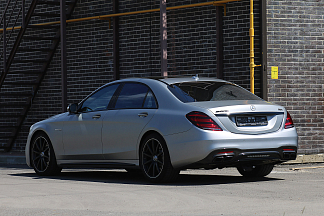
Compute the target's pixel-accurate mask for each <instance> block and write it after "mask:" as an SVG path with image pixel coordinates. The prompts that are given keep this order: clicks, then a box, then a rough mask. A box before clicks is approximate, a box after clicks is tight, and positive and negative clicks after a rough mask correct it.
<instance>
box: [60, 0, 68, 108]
mask: <svg viewBox="0 0 324 216" xmlns="http://www.w3.org/2000/svg"><path fill="white" fill-rule="evenodd" d="M65 7H66V5H65V0H60V21H61V82H62V111H63V112H66V108H67V66H66V11H65Z"/></svg>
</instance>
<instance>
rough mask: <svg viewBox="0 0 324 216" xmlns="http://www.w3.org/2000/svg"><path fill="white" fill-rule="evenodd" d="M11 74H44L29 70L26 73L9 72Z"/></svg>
mask: <svg viewBox="0 0 324 216" xmlns="http://www.w3.org/2000/svg"><path fill="white" fill-rule="evenodd" d="M8 73H9V74H29V75H31V74H34V75H35V74H42V73H44V72H43V71H29V70H26V71H10V70H9V72H8Z"/></svg>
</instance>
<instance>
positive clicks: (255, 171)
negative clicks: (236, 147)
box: [237, 164, 274, 177]
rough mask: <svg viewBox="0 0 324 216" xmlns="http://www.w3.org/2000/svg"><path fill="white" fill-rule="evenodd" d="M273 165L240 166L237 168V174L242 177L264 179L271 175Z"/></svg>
mask: <svg viewBox="0 0 324 216" xmlns="http://www.w3.org/2000/svg"><path fill="white" fill-rule="evenodd" d="M273 167H274V165H273V164H266V165H258V166H246V167H245V166H240V167H237V170H238V171H239V173H240V174H241V175H242V176H244V177H264V176H267V175H269V174H270V173H271V171H272V170H273Z"/></svg>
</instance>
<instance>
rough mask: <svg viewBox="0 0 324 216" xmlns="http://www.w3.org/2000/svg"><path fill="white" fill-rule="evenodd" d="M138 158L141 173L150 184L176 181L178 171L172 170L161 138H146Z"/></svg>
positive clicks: (152, 136)
mask: <svg viewBox="0 0 324 216" xmlns="http://www.w3.org/2000/svg"><path fill="white" fill-rule="evenodd" d="M139 156H140V157H139V158H140V167H141V170H142V173H143V174H144V176H145V178H146V179H148V180H149V181H150V182H154V183H158V182H172V181H175V180H176V179H177V177H178V175H179V172H180V171H179V170H176V169H174V168H173V166H172V164H171V161H170V155H169V151H168V148H167V146H166V144H165V141H164V139H163V138H162V137H161V136H159V135H157V134H150V135H149V136H147V137H146V138H145V139H144V141H143V142H142V145H141V148H140V155H139Z"/></svg>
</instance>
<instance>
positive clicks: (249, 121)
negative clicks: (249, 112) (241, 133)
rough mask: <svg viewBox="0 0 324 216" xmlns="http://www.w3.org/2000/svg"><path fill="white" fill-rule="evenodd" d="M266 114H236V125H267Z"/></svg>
mask: <svg viewBox="0 0 324 216" xmlns="http://www.w3.org/2000/svg"><path fill="white" fill-rule="evenodd" d="M267 125H268V120H267V116H236V126H238V127H249V126H250V127H251V126H267Z"/></svg>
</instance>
